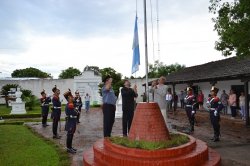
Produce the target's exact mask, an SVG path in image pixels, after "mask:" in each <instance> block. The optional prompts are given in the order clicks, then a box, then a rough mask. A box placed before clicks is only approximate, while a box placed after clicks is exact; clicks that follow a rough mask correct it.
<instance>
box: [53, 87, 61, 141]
mask: <svg viewBox="0 0 250 166" xmlns="http://www.w3.org/2000/svg"><path fill="white" fill-rule="evenodd" d="M52 92H54V95H53V98H52V104H53V107H52V113H51V117H52V119H53V126H52V131H53V138H54V139H60V138H61V136H59V135H58V134H57V128H58V122H59V120H60V117H61V101H60V98H59V95H60V90H59V89H57V87H56V85H55V87H54V88H53V89H52Z"/></svg>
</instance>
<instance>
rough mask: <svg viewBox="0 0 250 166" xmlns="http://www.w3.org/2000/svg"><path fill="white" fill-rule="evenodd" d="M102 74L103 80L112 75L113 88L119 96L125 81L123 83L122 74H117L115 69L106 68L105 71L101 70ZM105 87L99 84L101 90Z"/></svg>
mask: <svg viewBox="0 0 250 166" xmlns="http://www.w3.org/2000/svg"><path fill="white" fill-rule="evenodd" d="M100 73H101V75H102V80H103V79H104V78H105V77H106V76H107V75H110V76H111V77H112V79H113V83H112V88H113V90H114V92H115V95H116V96H118V94H119V88H120V87H122V86H123V81H122V74H121V73H118V72H116V71H115V70H114V69H113V68H110V67H108V68H104V69H100ZM102 87H103V83H101V84H99V88H100V90H101V88H102Z"/></svg>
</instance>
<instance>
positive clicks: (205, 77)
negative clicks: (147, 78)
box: [149, 57, 250, 125]
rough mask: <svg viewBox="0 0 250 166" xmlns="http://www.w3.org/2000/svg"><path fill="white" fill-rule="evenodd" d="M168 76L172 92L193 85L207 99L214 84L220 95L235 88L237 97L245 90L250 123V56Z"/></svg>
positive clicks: (178, 91) (185, 69)
mask: <svg viewBox="0 0 250 166" xmlns="http://www.w3.org/2000/svg"><path fill="white" fill-rule="evenodd" d="M166 78H167V81H166V83H165V84H167V85H168V86H169V87H170V88H171V89H172V92H176V93H177V94H179V93H180V91H181V90H184V89H186V88H187V86H192V87H193V89H194V93H195V94H197V93H198V90H202V92H203V93H204V97H205V98H206V99H207V97H208V94H209V93H210V89H211V86H212V85H215V86H216V87H217V88H219V89H220V90H219V92H218V96H219V97H220V95H221V93H222V91H223V90H225V91H226V93H227V94H228V93H229V91H230V89H234V91H235V92H236V95H237V98H238V97H239V95H240V92H245V94H248V95H246V110H247V120H246V125H250V123H249V94H250V91H249V88H248V87H249V81H250V58H246V59H237V58H236V57H232V58H227V59H224V60H219V61H215V62H209V63H206V64H202V65H197V66H192V67H187V68H184V69H183V70H181V71H178V72H175V73H171V74H169V75H167V76H166ZM150 84H151V82H149V85H150ZM206 99H205V100H206ZM179 104H180V103H179ZM204 106H205V105H204ZM228 110H230V109H228ZM229 113H230V112H229Z"/></svg>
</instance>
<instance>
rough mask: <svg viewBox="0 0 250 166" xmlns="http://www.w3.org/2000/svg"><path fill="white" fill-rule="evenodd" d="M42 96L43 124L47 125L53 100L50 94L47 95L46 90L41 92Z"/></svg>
mask: <svg viewBox="0 0 250 166" xmlns="http://www.w3.org/2000/svg"><path fill="white" fill-rule="evenodd" d="M41 95H42V97H41V98H40V102H41V108H42V126H43V127H46V126H48V125H47V119H48V114H49V103H50V102H51V98H50V96H48V97H47V94H46V93H45V90H44V89H43V91H42V92H41Z"/></svg>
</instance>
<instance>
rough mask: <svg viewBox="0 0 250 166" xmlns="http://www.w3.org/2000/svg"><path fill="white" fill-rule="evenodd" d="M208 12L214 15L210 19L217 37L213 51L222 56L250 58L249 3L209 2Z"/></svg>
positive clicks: (212, 0) (238, 1)
mask: <svg viewBox="0 0 250 166" xmlns="http://www.w3.org/2000/svg"><path fill="white" fill-rule="evenodd" d="M209 11H210V12H211V13H213V14H216V17H215V18H213V19H212V20H213V22H214V23H215V25H214V30H216V31H217V33H218V35H219V40H218V41H217V42H216V43H215V49H216V50H218V51H221V52H222V55H223V56H230V55H232V53H233V52H236V55H237V56H238V57H247V56H250V1H249V0H234V1H233V2H221V0H210V6H209Z"/></svg>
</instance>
